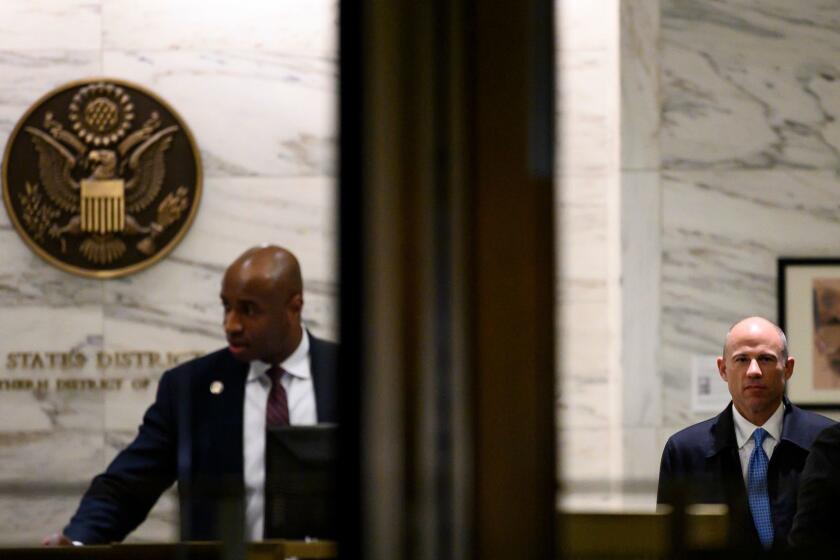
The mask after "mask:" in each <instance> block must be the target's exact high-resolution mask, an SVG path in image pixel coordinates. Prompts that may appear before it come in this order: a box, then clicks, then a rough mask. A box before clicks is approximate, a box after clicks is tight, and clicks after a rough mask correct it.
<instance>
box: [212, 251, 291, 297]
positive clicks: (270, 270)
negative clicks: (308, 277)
mask: <svg viewBox="0 0 840 560" xmlns="http://www.w3.org/2000/svg"><path fill="white" fill-rule="evenodd" d="M231 271H234V272H236V273H237V274H242V275H245V276H248V277H254V276H259V277H262V278H264V279H265V280H267V281H269V282H270V283H272V284H273V285H274V286H275V287H276V288H277V289H278V290H279V291H280V292H281V293H283V294H284V295H286V296H289V295H293V294H300V293H303V280H302V278H301V274H300V264H298V260H297V258H296V257H295V256H294V255H293V254H292V253H291V252H290V251H289V250H288V249H284V248H283V247H278V246H277V245H260V246H257V247H251V248H250V249H248V250H247V251H245V252H244V253H242V254H241V255H239V257H237V258H236V260H235V261H233V262H232V263H231V264H230V266H229V267H228V271H227V273H230V272H231ZM227 273H226V274H227Z"/></svg>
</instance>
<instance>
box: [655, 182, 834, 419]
mask: <svg viewBox="0 0 840 560" xmlns="http://www.w3.org/2000/svg"><path fill="white" fill-rule="evenodd" d="M663 188H664V194H663V208H664V234H663V242H662V245H663V257H662V295H661V297H662V325H661V329H662V332H661V340H662V345H661V349H660V368H661V371H662V380H663V417H664V422H665V424H667V425H683V426H684V425H687V424H688V423H690V422H692V421H695V420H696V419H697V418H695V416H694V415H693V414H691V412H690V410H689V409H690V395H689V381H690V373H691V359H692V356H693V355H708V354H714V355H716V354H719V353H720V349H721V346H722V343H723V338H724V335H725V333H726V330H727V329H728V327H729V326H730V325H731V324H732V323H733V322H735V321H736V320H737V319H739V318H741V317H744V316H747V315H753V314H758V315H764V316H767V317H768V318H770V319H773V320H775V319H777V317H776V304H777V292H776V266H777V259H778V258H779V257H780V256H787V257H793V256H801V257H806V256H828V255H836V254H837V244H836V240H837V239H838V238H840V203H838V200H840V196H838V195H840V187H838V183H837V178H836V175H835V174H834V173H833V172H828V171H782V170H775V171H732V172H725V171H720V172H718V171H708V172H703V171H694V172H675V171H672V172H669V173H667V174H666V175H664V176H663Z"/></svg>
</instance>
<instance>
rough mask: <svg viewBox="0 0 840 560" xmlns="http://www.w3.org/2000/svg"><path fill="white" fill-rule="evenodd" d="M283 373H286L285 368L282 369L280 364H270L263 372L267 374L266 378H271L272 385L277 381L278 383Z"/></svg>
mask: <svg viewBox="0 0 840 560" xmlns="http://www.w3.org/2000/svg"><path fill="white" fill-rule="evenodd" d="M284 373H286V370H284V369H283V368H281V367H280V366H271V367H270V368H268V370H266V372H265V374H266V375H268V378H269V379H270V380H271V385H272V386H276V385H277V384H278V383H280V379H282V378H283V374H284Z"/></svg>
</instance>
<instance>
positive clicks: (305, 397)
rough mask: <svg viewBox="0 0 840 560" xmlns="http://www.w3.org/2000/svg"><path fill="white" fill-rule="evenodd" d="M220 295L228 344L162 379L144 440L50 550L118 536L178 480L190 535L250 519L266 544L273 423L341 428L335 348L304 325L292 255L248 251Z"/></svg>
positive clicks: (250, 532) (252, 534)
mask: <svg viewBox="0 0 840 560" xmlns="http://www.w3.org/2000/svg"><path fill="white" fill-rule="evenodd" d="M221 299H222V305H223V307H224V329H225V335H226V337H227V340H228V347H227V348H225V349H222V350H219V351H216V352H214V353H212V354H209V355H207V356H204V357H201V358H198V359H196V360H192V361H190V362H188V363H186V364H183V365H181V366H178V367H176V368H174V369H172V370H170V371H167V372H166V373H164V374H163V376H162V378H161V380H160V384H159V386H158V391H157V397H156V399H155V402H154V403H153V404H152V405H151V407H149V409H148V410H147V411H146V414H145V415H144V417H143V423H142V425H141V426H140V430H139V433H138V435H137V437H136V438H135V440H134V441H133V442H132V443H131V444H130V445H129V446H128V447H127V448H126V449H124V450H123V451H122V452H120V453H119V454H118V455H117V457H116V458H115V459H114V461H113V462H112V463H111V464H110V466H109V467H108V469H107V470H106V471H105V472H104V473H102V474H100V475H99V476H97V477H96V478H94V479H93V482H92V483H91V486H90V488H89V489H88V491H87V492H86V493H85V495H84V497H83V498H82V501H81V503H80V505H79V508H78V510H77V511H76V514H75V515H74V516H73V518H72V519H71V521H70V523H69V524H68V525H67V526H66V527H65V528H64V530H63V532H62V534H56V535H52V536H50V537H47V538H46V539H45V541H44V544H71V543H73V544H97V543H108V542H113V541H121V540H122V539H124V538H125V536H126V535H127V534H128V533H129V532H131V531H132V530H134V529H135V528H136V527H137V526H138V525H139V524H140V523H141V522H142V521H143V520H144V519H145V518H146V515H147V514H148V512H149V510H150V509H151V507H152V506H153V505H154V504H155V502H156V501H157V499H158V497H159V496H160V494H161V493H162V492H163V491H164V490H166V489H167V488H168V487H169V486H171V485H172V483H173V482H175V481H176V480H177V481H178V489H179V499H180V506H181V531H182V537H184V538H185V539H187V540H213V539H219V538H220V537H221V532H222V530H226V531H230V527H229V526H225V525H229V524H230V522H231V520H236V519H240V520H241V518H242V517H245V523H246V526H245V528H244V534H245V537H246V538H249V539H251V540H257V539H259V538H261V537H262V527H263V525H262V524H263V519H262V517H263V509H264V507H263V488H264V483H265V470H264V469H265V459H264V457H265V428H266V425H267V424H276V423H277V422H280V423H281V424H284V423H285V424H289V423H290V424H314V423H316V422H317V423H324V422H336V421H337V406H336V405H337V403H336V400H337V387H336V384H337V382H336V365H337V364H336V361H337V347H336V345H335V344H333V343H329V342H326V341H322V340H319V339H317V338H315V337H314V336H312V335H310V334H309V333H308V332H307V331H306V330H305V329H304V328H303V326H302V324H301V310H302V308H303V283H302V279H301V274H300V267H299V265H298V262H297V259H296V258H295V257H294V255H292V254H291V253H290V252H289V251H287V250H285V249H282V248H280V247H274V246H266V247H257V248H253V249H249V250H248V251H246V252H245V253H243V254H242V255H241V256H240V257H239V258H237V259H236V260H235V261H234V262H233V263H232V264H231V265H230V266H229V267H228V269H227V271H226V272H225V276H224V280H223V282H222V291H221ZM237 512H238V513H240V514H241V515H240V516H239V517H237V515H236V513H237Z"/></svg>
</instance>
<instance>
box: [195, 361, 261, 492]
mask: <svg viewBox="0 0 840 560" xmlns="http://www.w3.org/2000/svg"><path fill="white" fill-rule="evenodd" d="M247 376H248V364H244V363H241V362H238V361H236V360H235V359H234V358H233V357H232V356H231V355H230V354H229V353H227V352H225V353H224V354H223V355H222V358H221V359H220V360H219V362H218V364H217V366H216V367H214V368H212V369H211V370H210V371H208V372H207V373H206V375H203V376H201V377H200V381H199V383H198V387H196V392H195V393H194V394H196V395H197V397H198V399H199V401H201V402H203V403H204V407H205V408H206V410H205V411H204V412H205V413H204V414H201V415H196V418H203V419H204V422H205V423H206V425H204V426H202V425H200V424H199V425H196V426H195V427H194V429H195V433H196V435H197V438H196V440H197V441H199V442H200V449H199V453H200V454H201V456H202V457H203V459H204V461H205V462H206V465H205V466H206V467H207V468H208V470H211V471H214V472H215V473H216V474H217V475H221V476H238V477H240V478H241V476H242V471H243V434H242V430H243V425H242V422H243V417H244V403H245V381H246V379H247ZM199 422H201V420H199Z"/></svg>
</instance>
